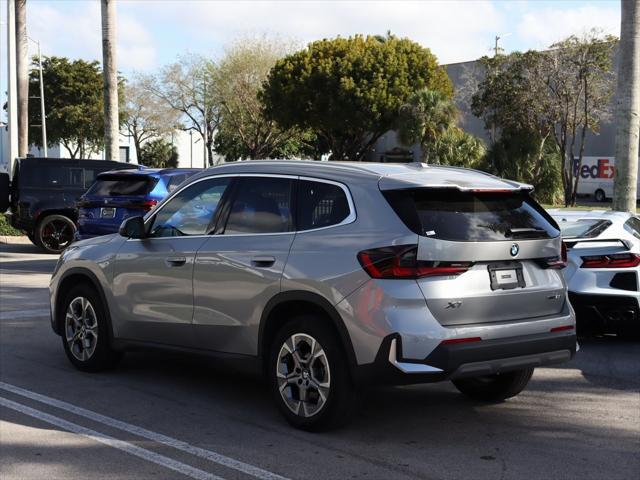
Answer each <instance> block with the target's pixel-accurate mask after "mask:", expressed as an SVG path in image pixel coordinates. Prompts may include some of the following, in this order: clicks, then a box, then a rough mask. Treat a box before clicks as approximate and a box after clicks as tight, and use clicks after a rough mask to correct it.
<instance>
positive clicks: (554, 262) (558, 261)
mask: <svg viewBox="0 0 640 480" xmlns="http://www.w3.org/2000/svg"><path fill="white" fill-rule="evenodd" d="M537 263H538V265H540V266H541V267H542V268H554V269H557V270H560V269H562V268H565V267H566V266H567V246H566V245H565V244H564V242H562V247H561V248H560V256H558V257H548V258H540V259H538V260H537Z"/></svg>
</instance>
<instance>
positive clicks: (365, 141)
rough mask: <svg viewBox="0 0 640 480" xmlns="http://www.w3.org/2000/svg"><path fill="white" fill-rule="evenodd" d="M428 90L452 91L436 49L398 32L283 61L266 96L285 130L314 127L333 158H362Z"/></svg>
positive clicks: (333, 44) (328, 45) (320, 45)
mask: <svg viewBox="0 0 640 480" xmlns="http://www.w3.org/2000/svg"><path fill="white" fill-rule="evenodd" d="M422 88H429V89H431V90H435V91H439V92H441V93H442V94H443V95H445V96H446V97H449V98H450V97H451V95H452V87H451V82H450V80H449V78H448V76H447V74H446V72H445V71H444V70H443V69H442V68H441V67H440V66H438V63H437V60H436V57H435V56H434V55H433V54H432V53H431V52H430V51H429V50H428V49H426V48H424V47H422V46H420V45H419V44H417V43H415V42H412V41H411V40H408V39H398V38H396V37H394V36H391V35H388V36H386V37H382V38H381V37H372V36H368V37H363V36H355V37H350V38H340V37H338V38H336V39H333V40H320V41H316V42H313V43H311V44H309V45H308V47H307V48H306V49H304V50H301V51H299V52H296V53H294V54H292V55H289V56H287V57H285V58H284V59H282V60H280V61H278V62H277V63H276V65H275V66H274V67H273V69H272V70H271V72H270V74H269V78H268V80H267V82H266V84H265V86H264V92H263V94H262V99H263V101H264V103H265V107H266V111H267V114H268V115H269V117H270V118H272V119H274V120H276V121H277V122H278V123H279V124H280V126H281V127H283V128H293V127H297V128H299V129H301V130H307V129H308V130H311V131H312V132H313V133H314V134H315V135H317V137H318V139H319V143H318V144H319V145H324V146H325V148H326V150H325V152H329V151H330V152H331V158H332V159H333V160H362V158H363V157H364V155H365V154H366V153H367V151H368V150H369V149H370V148H371V147H372V146H373V145H374V144H375V142H376V141H377V140H378V138H380V136H382V135H383V134H384V133H385V132H387V131H388V130H392V129H394V128H396V126H397V122H398V115H399V110H400V106H401V105H403V104H405V103H406V101H407V99H408V97H409V95H410V94H411V93H413V92H415V91H417V90H420V89H422Z"/></svg>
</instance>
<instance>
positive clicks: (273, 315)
mask: <svg viewBox="0 0 640 480" xmlns="http://www.w3.org/2000/svg"><path fill="white" fill-rule="evenodd" d="M301 314H316V315H318V316H319V317H322V318H324V319H325V320H326V321H327V322H328V324H329V325H331V327H332V328H333V329H334V331H335V333H336V334H337V337H338V340H339V341H340V345H341V346H342V348H343V350H344V352H345V354H346V355H347V360H348V363H349V365H348V366H349V372H350V374H352V376H353V375H354V374H355V369H356V366H357V361H356V356H355V351H354V349H353V344H352V343H351V337H350V336H349V332H348V331H347V327H346V326H345V324H344V321H343V320H342V318H341V317H340V314H339V313H338V311H337V310H336V308H335V307H334V306H333V305H332V304H331V303H330V302H329V301H328V300H326V299H325V298H323V297H322V296H320V295H318V294H316V293H313V292H307V291H303V290H300V291H289V292H282V293H279V294H278V295H276V296H275V297H273V298H272V299H271V300H270V301H269V302H268V303H267V305H266V307H265V308H264V310H263V312H262V316H261V318H260V328H259V332H258V360H259V363H260V367H261V371H262V373H263V374H264V373H266V366H267V361H268V358H269V345H270V344H271V341H272V340H273V338H274V337H275V335H276V333H277V331H278V328H279V327H280V326H282V325H284V323H285V322H286V321H287V320H288V319H290V318H292V317H293V316H295V315H301Z"/></svg>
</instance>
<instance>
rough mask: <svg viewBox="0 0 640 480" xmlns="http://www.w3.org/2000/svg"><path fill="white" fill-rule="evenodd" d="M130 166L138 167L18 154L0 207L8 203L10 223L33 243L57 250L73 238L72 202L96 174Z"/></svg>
mask: <svg viewBox="0 0 640 480" xmlns="http://www.w3.org/2000/svg"><path fill="white" fill-rule="evenodd" d="M130 168H139V167H138V165H132V164H127V163H122V162H113V161H108V160H70V159H60V158H32V157H29V158H20V159H18V160H16V163H15V166H14V170H13V178H12V180H11V185H10V186H9V188H8V191H9V195H10V199H9V200H8V202H7V199H6V193H4V196H5V198H3V199H0V207H2V206H5V205H6V204H7V203H8V204H9V206H10V219H11V225H13V226H14V227H15V228H18V229H20V230H24V231H25V232H26V233H27V236H28V237H29V239H30V240H31V241H32V242H33V243H34V244H35V245H37V246H39V247H41V248H42V249H44V250H46V251H47V252H50V253H58V252H61V251H62V250H64V249H65V248H66V247H67V246H68V245H69V244H70V243H71V242H72V241H73V238H74V235H75V230H76V226H75V223H76V220H77V216H78V213H77V209H76V207H75V202H76V200H78V198H79V197H80V196H81V195H82V194H83V193H84V192H85V191H86V190H87V188H89V186H90V185H91V184H92V183H93V181H94V180H95V178H96V176H97V175H98V174H99V173H101V172H104V171H107V170H117V169H130ZM4 183H5V184H6V176H5V181H4ZM5 189H6V188H5ZM5 189H3V190H5ZM3 204H4V205H3ZM3 210H4V209H3Z"/></svg>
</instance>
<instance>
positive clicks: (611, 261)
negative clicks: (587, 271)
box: [580, 253, 640, 268]
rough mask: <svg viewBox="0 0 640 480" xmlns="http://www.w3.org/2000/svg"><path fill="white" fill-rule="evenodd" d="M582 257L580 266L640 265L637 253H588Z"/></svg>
mask: <svg viewBox="0 0 640 480" xmlns="http://www.w3.org/2000/svg"><path fill="white" fill-rule="evenodd" d="M581 258H582V265H580V268H632V267H637V266H638V265H640V255H637V254H635V253H614V254H609V255H588V256H585V257H581Z"/></svg>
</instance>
